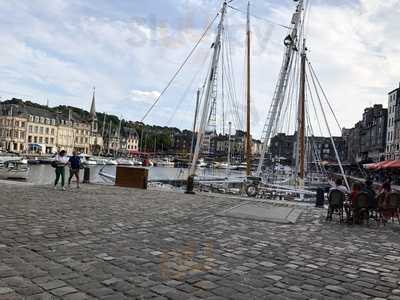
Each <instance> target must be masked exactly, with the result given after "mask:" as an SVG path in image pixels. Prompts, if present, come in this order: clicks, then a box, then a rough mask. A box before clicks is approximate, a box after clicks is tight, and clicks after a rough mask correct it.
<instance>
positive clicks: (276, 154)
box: [267, 133, 346, 165]
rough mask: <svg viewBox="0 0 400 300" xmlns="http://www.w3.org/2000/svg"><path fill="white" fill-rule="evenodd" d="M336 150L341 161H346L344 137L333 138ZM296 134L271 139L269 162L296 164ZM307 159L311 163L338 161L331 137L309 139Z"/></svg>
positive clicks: (278, 135)
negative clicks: (278, 161)
mask: <svg viewBox="0 0 400 300" xmlns="http://www.w3.org/2000/svg"><path fill="white" fill-rule="evenodd" d="M333 140H334V143H335V147H336V150H337V152H338V154H339V159H340V160H341V161H344V160H346V144H345V140H344V139H343V138H342V137H333ZM296 143H297V137H296V134H294V135H286V134H285V133H278V134H277V135H276V136H274V137H273V138H272V139H271V144H270V149H269V155H267V159H268V160H270V161H271V160H273V159H274V160H277V159H278V160H280V161H284V162H285V163H286V164H289V165H293V164H294V162H295V159H296V158H295V148H296ZM306 144H307V145H306V151H307V154H306V155H307V159H308V160H309V161H315V160H324V161H330V162H333V161H336V160H337V159H336V153H335V149H334V147H333V145H332V141H331V138H330V137H314V136H313V137H308V138H307V142H306Z"/></svg>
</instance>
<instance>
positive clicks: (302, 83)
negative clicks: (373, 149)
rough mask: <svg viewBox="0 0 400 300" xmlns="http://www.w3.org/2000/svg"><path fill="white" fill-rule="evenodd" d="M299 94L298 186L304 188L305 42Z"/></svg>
mask: <svg viewBox="0 0 400 300" xmlns="http://www.w3.org/2000/svg"><path fill="white" fill-rule="evenodd" d="M300 72H301V73H300V94H299V130H298V131H299V139H298V145H299V152H300V153H299V173H298V177H299V185H300V186H304V177H305V176H304V175H305V172H304V167H305V98H306V91H305V79H306V41H305V40H304V41H303V50H302V53H301V69H300Z"/></svg>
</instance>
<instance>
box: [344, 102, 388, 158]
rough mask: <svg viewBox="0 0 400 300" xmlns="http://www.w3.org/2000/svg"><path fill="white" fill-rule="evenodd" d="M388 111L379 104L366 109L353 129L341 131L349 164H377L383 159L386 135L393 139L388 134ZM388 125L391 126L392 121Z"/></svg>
mask: <svg viewBox="0 0 400 300" xmlns="http://www.w3.org/2000/svg"><path fill="white" fill-rule="evenodd" d="M390 111H391V109H389V113H388V110H387V109H386V108H383V106H382V105H381V104H376V105H374V106H372V107H367V108H366V109H365V110H364V113H363V116H362V120H361V121H359V122H357V124H356V125H355V126H354V127H353V128H350V129H344V130H343V132H342V134H343V138H344V139H345V140H346V148H347V157H348V160H349V161H350V162H372V161H374V162H377V161H381V160H382V159H384V157H385V150H386V141H387V135H390V137H392V136H393V137H394V134H392V133H390V134H389V131H388V127H387V126H388V115H391V113H390ZM393 122H394V121H393ZM389 124H392V120H390V121H389ZM391 132H393V130H391Z"/></svg>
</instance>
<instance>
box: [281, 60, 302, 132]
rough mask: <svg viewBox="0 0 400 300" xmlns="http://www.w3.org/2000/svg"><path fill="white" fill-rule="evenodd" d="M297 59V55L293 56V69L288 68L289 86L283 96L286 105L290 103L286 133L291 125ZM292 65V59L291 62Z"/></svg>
mask: <svg viewBox="0 0 400 300" xmlns="http://www.w3.org/2000/svg"><path fill="white" fill-rule="evenodd" d="M298 59H299V55H295V56H294V69H292V68H290V70H292V72H291V74H289V81H290V85H289V88H288V89H287V91H286V93H287V94H286V95H284V97H285V98H287V101H288V103H290V110H289V114H288V118H287V131H288V132H289V131H290V123H291V118H292V116H291V115H292V107H293V100H292V99H293V93H294V86H295V75H296V74H297V67H298ZM292 63H293V58H292V62H291V64H292Z"/></svg>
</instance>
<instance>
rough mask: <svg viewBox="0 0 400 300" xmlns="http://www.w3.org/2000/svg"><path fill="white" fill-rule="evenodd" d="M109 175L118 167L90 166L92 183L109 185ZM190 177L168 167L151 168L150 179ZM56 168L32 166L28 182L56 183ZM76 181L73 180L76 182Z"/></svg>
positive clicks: (203, 172) (217, 172)
mask: <svg viewBox="0 0 400 300" xmlns="http://www.w3.org/2000/svg"><path fill="white" fill-rule="evenodd" d="M101 170H102V171H103V172H105V173H107V174H109V175H112V176H115V173H116V166H90V181H91V182H92V183H109V181H107V180H106V179H105V178H103V177H102V176H100V175H99V172H100V171H101ZM197 174H198V175H200V176H224V175H226V170H224V169H208V168H204V169H200V170H198V172H197ZM65 176H66V179H68V176H69V170H68V168H66V170H65ZM187 176H188V169H184V168H168V167H150V168H149V179H150V180H166V179H168V180H176V179H186V178H187ZM54 177H55V175H54V168H52V167H51V166H50V165H31V166H30V171H29V178H28V180H27V181H28V182H30V183H33V184H38V185H47V184H52V183H53V182H54ZM80 177H81V179H83V170H81V172H80ZM74 180H75V179H73V181H74Z"/></svg>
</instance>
